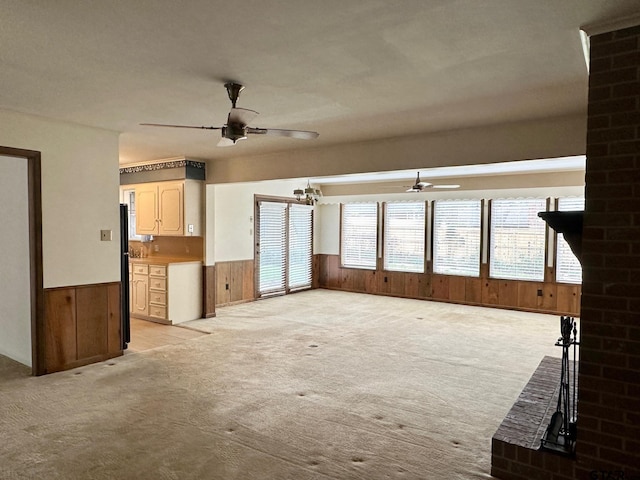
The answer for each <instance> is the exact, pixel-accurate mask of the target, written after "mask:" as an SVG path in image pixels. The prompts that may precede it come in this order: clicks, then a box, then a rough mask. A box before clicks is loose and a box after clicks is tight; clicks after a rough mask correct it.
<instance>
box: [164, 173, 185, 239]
mask: <svg viewBox="0 0 640 480" xmlns="http://www.w3.org/2000/svg"><path fill="white" fill-rule="evenodd" d="M158 219H159V222H158V223H159V226H158V234H159V235H184V185H183V184H182V183H167V184H159V185H158Z"/></svg>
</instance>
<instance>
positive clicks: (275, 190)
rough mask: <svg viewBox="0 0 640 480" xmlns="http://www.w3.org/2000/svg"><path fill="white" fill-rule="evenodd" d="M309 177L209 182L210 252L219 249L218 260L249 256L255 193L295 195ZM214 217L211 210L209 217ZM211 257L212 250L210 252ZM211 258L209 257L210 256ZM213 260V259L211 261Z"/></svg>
mask: <svg viewBox="0 0 640 480" xmlns="http://www.w3.org/2000/svg"><path fill="white" fill-rule="evenodd" d="M305 185H306V181H300V180H273V181H265V182H251V183H231V184H221V185H208V186H207V190H206V191H207V205H210V204H211V203H212V201H211V199H210V196H211V195H213V196H214V200H213V204H214V215H213V218H214V222H215V227H214V235H213V244H212V239H211V237H209V236H207V240H206V242H207V245H206V250H207V252H209V251H210V249H212V248H213V249H214V250H215V261H216V262H226V261H233V260H249V259H252V258H253V254H254V195H267V196H275V197H288V198H292V197H293V190H294V189H295V188H304V187H305ZM210 220H211V216H210V213H207V221H208V222H209V221H210ZM207 258H208V254H207ZM207 262H209V260H207ZM207 264H210V263H207Z"/></svg>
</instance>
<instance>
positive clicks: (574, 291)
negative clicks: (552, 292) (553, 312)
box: [556, 283, 582, 317]
mask: <svg viewBox="0 0 640 480" xmlns="http://www.w3.org/2000/svg"><path fill="white" fill-rule="evenodd" d="M581 290H582V287H581V285H571V284H567V283H559V284H558V286H557V294H556V303H557V307H556V308H557V310H558V313H560V314H562V315H572V316H576V317H577V316H580V295H581Z"/></svg>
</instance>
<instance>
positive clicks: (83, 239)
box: [0, 110, 120, 288]
mask: <svg viewBox="0 0 640 480" xmlns="http://www.w3.org/2000/svg"><path fill="white" fill-rule="evenodd" d="M0 145H3V146H5V147H13V148H22V149H27V150H37V151H40V152H41V153H42V217H43V218H42V250H43V278H44V280H43V283H44V287H45V288H49V287H59V286H70V285H82V284H93V283H103V282H114V281H119V280H120V263H119V252H120V245H119V240H118V239H119V224H120V217H119V209H118V204H119V200H118V195H119V170H118V133H117V132H112V131H108V130H101V129H97V128H90V127H84V126H80V125H75V124H71V123H64V122H58V121H53V120H49V119H46V118H43V117H36V116H32V115H24V114H19V113H14V112H8V111H4V110H0ZM0 182H1V183H2V185H3V186H4V185H5V183H6V181H5V180H4V179H0ZM3 222H4V219H3ZM102 229H107V230H112V232H113V240H112V241H111V242H101V241H100V230H102Z"/></svg>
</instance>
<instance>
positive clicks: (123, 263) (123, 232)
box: [120, 203, 131, 350]
mask: <svg viewBox="0 0 640 480" xmlns="http://www.w3.org/2000/svg"><path fill="white" fill-rule="evenodd" d="M120 299H121V305H120V318H121V322H122V323H121V329H122V349H123V350H126V349H127V346H128V344H129V342H130V341H131V318H130V316H129V312H130V309H129V209H128V207H127V205H126V204H124V203H121V204H120Z"/></svg>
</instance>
